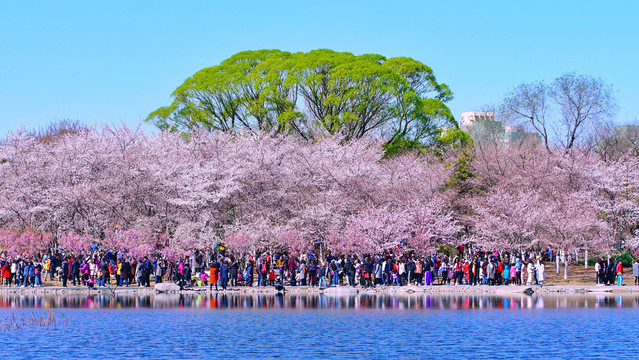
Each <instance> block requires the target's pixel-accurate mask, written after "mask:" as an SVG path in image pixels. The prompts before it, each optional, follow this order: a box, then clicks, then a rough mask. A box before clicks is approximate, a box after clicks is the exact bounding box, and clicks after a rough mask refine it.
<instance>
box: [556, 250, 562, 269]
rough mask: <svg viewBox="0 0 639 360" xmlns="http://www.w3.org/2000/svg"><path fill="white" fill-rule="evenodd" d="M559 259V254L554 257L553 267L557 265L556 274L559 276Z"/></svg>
mask: <svg viewBox="0 0 639 360" xmlns="http://www.w3.org/2000/svg"><path fill="white" fill-rule="evenodd" d="M560 258H561V252H560V253H559V254H557V255H555V265H557V274H559V259H560Z"/></svg>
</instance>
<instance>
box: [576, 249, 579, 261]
mask: <svg viewBox="0 0 639 360" xmlns="http://www.w3.org/2000/svg"><path fill="white" fill-rule="evenodd" d="M575 262H579V253H578V252H577V250H575Z"/></svg>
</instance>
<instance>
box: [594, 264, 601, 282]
mask: <svg viewBox="0 0 639 360" xmlns="http://www.w3.org/2000/svg"><path fill="white" fill-rule="evenodd" d="M595 277H596V279H595V284H596V285H599V284H601V260H597V262H595Z"/></svg>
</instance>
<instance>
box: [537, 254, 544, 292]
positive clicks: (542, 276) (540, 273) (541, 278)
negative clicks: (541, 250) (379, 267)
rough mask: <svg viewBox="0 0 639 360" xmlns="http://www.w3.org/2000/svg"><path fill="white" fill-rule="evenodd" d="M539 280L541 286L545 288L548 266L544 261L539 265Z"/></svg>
mask: <svg viewBox="0 0 639 360" xmlns="http://www.w3.org/2000/svg"><path fill="white" fill-rule="evenodd" d="M537 266H538V268H537V278H538V280H539V285H541V286H544V280H545V279H546V266H545V265H544V262H543V261H541V260H540V261H539V265H537Z"/></svg>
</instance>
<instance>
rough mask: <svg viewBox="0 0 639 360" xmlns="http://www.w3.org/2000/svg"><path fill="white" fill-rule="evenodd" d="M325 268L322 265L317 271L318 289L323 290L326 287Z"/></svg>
mask: <svg viewBox="0 0 639 360" xmlns="http://www.w3.org/2000/svg"><path fill="white" fill-rule="evenodd" d="M326 275H327V274H326V266H324V264H323V263H322V264H321V265H320V266H319V268H318V270H317V277H318V279H319V281H318V286H319V288H320V289H323V288H327V287H328V286H327V285H326ZM322 284H324V287H322Z"/></svg>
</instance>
